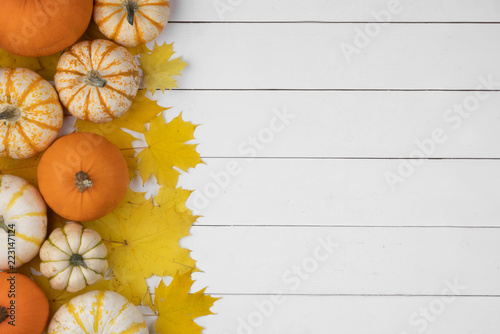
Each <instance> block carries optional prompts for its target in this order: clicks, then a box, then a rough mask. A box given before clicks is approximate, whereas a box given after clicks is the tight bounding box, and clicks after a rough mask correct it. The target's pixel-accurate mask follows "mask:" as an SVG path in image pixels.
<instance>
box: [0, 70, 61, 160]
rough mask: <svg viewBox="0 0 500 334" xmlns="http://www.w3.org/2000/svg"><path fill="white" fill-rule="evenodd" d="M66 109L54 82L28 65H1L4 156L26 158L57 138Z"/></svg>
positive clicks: (0, 148)
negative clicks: (4, 66) (13, 66)
mask: <svg viewBox="0 0 500 334" xmlns="http://www.w3.org/2000/svg"><path fill="white" fill-rule="evenodd" d="M62 122H63V111H62V107H61V104H60V103H59V98H58V97H57V93H56V91H55V89H54V87H52V85H51V84H50V83H49V82H48V81H46V80H44V79H43V78H42V77H41V76H40V75H38V74H37V73H35V72H33V71H31V70H28V69H25V68H16V69H11V68H2V69H0V156H2V157H11V158H15V159H25V158H29V157H31V156H33V155H35V154H36V153H38V152H41V151H43V150H45V149H46V148H47V147H49V145H50V144H51V143H52V142H53V141H54V140H55V139H56V137H57V134H58V132H59V129H60V128H61V126H62Z"/></svg>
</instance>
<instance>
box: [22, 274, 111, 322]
mask: <svg viewBox="0 0 500 334" xmlns="http://www.w3.org/2000/svg"><path fill="white" fill-rule="evenodd" d="M31 278H32V279H33V280H34V281H35V282H36V283H37V285H38V286H39V287H40V288H41V289H42V290H43V291H44V292H45V295H46V296H47V299H48V300H49V319H52V316H53V315H54V313H56V312H57V310H58V309H59V307H61V306H62V305H64V304H66V303H67V302H69V301H70V300H71V299H72V298H74V297H76V296H78V295H80V294H83V293H85V292H88V291H92V290H113V281H112V280H105V279H102V280H100V281H99V282H97V283H96V284H93V285H89V286H87V287H85V288H84V289H82V290H80V291H78V292H73V293H71V292H67V291H64V290H55V289H54V288H52V287H51V286H50V282H49V280H48V279H47V278H45V277H44V276H38V275H31ZM49 322H50V321H49Z"/></svg>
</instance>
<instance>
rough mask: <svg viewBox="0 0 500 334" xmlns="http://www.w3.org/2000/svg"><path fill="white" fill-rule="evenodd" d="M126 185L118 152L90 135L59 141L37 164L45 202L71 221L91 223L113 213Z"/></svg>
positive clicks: (39, 183) (115, 148) (73, 135)
mask: <svg viewBox="0 0 500 334" xmlns="http://www.w3.org/2000/svg"><path fill="white" fill-rule="evenodd" d="M128 182H129V178H128V167H127V163H126V162H125V158H123V155H122V153H121V151H120V150H119V149H118V148H117V147H116V146H115V145H114V144H113V143H111V142H110V141H109V140H107V139H106V138H104V137H102V136H99V135H96V134H93V133H86V132H77V133H72V134H69V135H67V136H64V137H61V138H59V139H58V140H56V141H55V142H54V144H52V146H50V147H49V148H48V149H47V151H45V153H44V154H43V156H42V158H41V159H40V163H39V165H38V186H39V188H40V192H41V194H42V196H43V198H44V199H45V202H46V203H47V205H48V206H49V207H51V208H52V210H54V211H55V212H56V213H57V214H58V215H60V216H62V217H64V218H66V219H69V220H73V221H89V220H94V219H98V218H101V217H103V216H105V215H107V214H108V213H110V212H111V211H113V209H114V208H115V207H116V206H117V205H118V204H120V202H121V201H122V200H123V198H124V197H125V194H126V193H127V189H128Z"/></svg>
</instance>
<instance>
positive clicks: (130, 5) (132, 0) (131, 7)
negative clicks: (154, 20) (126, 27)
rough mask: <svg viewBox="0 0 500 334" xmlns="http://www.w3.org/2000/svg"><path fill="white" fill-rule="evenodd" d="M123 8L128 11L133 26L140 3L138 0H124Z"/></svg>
mask: <svg viewBox="0 0 500 334" xmlns="http://www.w3.org/2000/svg"><path fill="white" fill-rule="evenodd" d="M122 6H123V8H125V10H126V11H127V22H128V23H129V24H130V25H131V26H133V25H134V14H135V12H137V11H138V10H139V4H137V1H136V0H125V1H124V2H123V5H122Z"/></svg>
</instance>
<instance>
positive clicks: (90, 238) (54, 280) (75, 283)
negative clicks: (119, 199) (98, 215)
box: [40, 222, 108, 292]
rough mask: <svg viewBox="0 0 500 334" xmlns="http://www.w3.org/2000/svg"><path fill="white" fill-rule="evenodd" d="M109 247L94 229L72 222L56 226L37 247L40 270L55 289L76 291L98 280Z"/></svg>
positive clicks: (106, 265)
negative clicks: (38, 248) (61, 226)
mask: <svg viewBox="0 0 500 334" xmlns="http://www.w3.org/2000/svg"><path fill="white" fill-rule="evenodd" d="M107 253H108V250H107V249H106V246H105V245H104V244H103V243H102V240H101V236H100V235H99V233H97V232H96V231H94V230H91V229H89V228H85V227H83V226H82V225H80V224H78V223H74V222H70V223H68V224H66V225H65V226H64V227H63V228H60V227H58V228H56V229H55V230H54V231H53V232H52V233H51V234H50V236H49V238H48V239H47V240H46V241H45V242H44V243H43V245H42V247H41V248H40V259H41V260H42V261H41V263H40V271H41V272H42V275H43V276H45V277H47V278H48V279H49V282H50V286H51V287H53V288H54V289H56V290H66V291H68V292H77V291H80V290H82V289H84V288H85V287H86V286H87V285H93V284H95V283H97V282H99V281H100V280H101V279H102V278H103V276H104V273H105V272H106V270H107V269H108V261H107V260H106V255H107Z"/></svg>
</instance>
